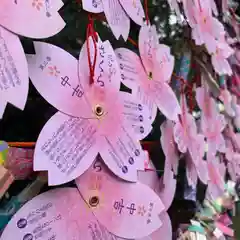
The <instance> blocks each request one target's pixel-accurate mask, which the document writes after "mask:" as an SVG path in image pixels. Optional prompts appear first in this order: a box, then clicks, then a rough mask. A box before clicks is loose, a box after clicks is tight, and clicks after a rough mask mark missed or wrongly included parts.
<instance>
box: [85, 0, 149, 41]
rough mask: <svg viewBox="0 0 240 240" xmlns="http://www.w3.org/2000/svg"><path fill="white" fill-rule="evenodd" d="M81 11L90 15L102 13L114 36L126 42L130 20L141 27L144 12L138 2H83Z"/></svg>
mask: <svg viewBox="0 0 240 240" xmlns="http://www.w3.org/2000/svg"><path fill="white" fill-rule="evenodd" d="M82 4H83V9H84V10H86V11H89V12H92V13H101V12H104V14H105V16H106V19H107V22H108V24H109V26H110V28H111V29H112V32H113V34H114V36H115V37H116V38H117V39H119V37H120V36H122V37H123V38H124V40H125V41H126V40H127V38H128V34H129V31H130V19H132V20H133V21H134V22H135V23H136V24H138V25H140V26H141V25H143V21H144V17H145V14H144V10H143V7H142V3H141V1H140V0H83V1H82Z"/></svg>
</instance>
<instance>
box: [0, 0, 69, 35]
mask: <svg viewBox="0 0 240 240" xmlns="http://www.w3.org/2000/svg"><path fill="white" fill-rule="evenodd" d="M59 1H60V0H57V1H54V3H53V4H51V9H52V10H55V11H58V10H59V6H62V3H60V2H61V1H60V2H59ZM55 2H56V3H55ZM35 5H36V4H35ZM39 7H40V6H38V8H39ZM52 7H53V8H52ZM39 9H40V8H39ZM0 16H3V17H1V20H0V21H1V25H2V26H3V27H5V28H7V29H9V30H10V31H12V32H14V33H17V34H19V35H22V36H26V37H31V38H35V39H38V38H48V37H51V36H53V35H55V34H57V33H59V32H60V31H61V30H62V29H63V28H64V26H65V22H64V21H63V19H62V18H61V16H60V15H59V14H58V13H57V12H55V14H53V15H52V16H51V17H49V18H48V17H46V14H43V12H42V11H36V9H35V8H33V5H32V2H31V1H26V2H23V3H21V4H15V3H14V1H8V0H2V1H1V9H0ZM13 16H14V18H13ZM33 19H34V21H33ZM46 26H48V27H46Z"/></svg>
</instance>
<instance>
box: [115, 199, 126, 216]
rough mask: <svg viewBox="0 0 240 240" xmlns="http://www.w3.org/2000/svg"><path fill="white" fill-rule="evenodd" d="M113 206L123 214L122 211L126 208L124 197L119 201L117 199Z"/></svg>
mask: <svg viewBox="0 0 240 240" xmlns="http://www.w3.org/2000/svg"><path fill="white" fill-rule="evenodd" d="M113 207H114V208H115V209H116V210H118V212H119V214H121V213H122V209H123V208H124V205H123V199H121V201H120V202H117V201H116V202H115V203H114V205H113Z"/></svg>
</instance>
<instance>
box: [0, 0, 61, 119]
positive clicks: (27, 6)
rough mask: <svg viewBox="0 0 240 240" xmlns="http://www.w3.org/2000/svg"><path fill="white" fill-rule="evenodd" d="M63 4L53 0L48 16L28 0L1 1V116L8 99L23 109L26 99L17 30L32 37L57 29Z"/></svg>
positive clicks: (24, 63)
mask: <svg viewBox="0 0 240 240" xmlns="http://www.w3.org/2000/svg"><path fill="white" fill-rule="evenodd" d="M62 5H63V3H62V1H60V0H57V1H54V3H53V4H52V11H53V13H54V14H53V15H52V16H51V17H47V16H46V12H45V11H46V10H41V11H40V10H39V11H38V10H37V11H36V9H34V8H33V6H32V4H31V1H20V2H14V1H8V0H2V1H1V3H0V53H1V57H0V75H1V80H0V96H1V97H0V119H1V118H2V117H3V114H4V110H5V108H6V106H7V103H8V102H9V103H11V104H13V105H14V106H16V107H17V108H19V109H21V110H23V109H24V107H25V104H26V100H27V94H28V84H29V80H28V68H27V61H26V57H25V54H24V50H23V48H22V45H21V42H20V40H19V37H18V36H17V35H16V34H19V35H22V36H26V37H32V38H46V37H50V36H53V35H54V34H56V33H58V32H59V31H60V30H62V29H63V27H64V26H65V23H64V21H63V19H62V18H61V17H60V15H59V14H58V12H57V11H58V10H59V9H60V8H61V7H62ZM32 19H34V21H32ZM46 25H47V26H48V27H47V28H46Z"/></svg>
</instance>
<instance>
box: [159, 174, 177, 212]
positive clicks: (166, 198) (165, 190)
mask: <svg viewBox="0 0 240 240" xmlns="http://www.w3.org/2000/svg"><path fill="white" fill-rule="evenodd" d="M176 187H177V181H176V179H174V175H173V172H172V173H171V174H170V177H169V179H168V181H167V184H166V185H164V184H163V179H161V180H160V185H159V188H158V189H157V190H156V192H157V194H158V196H159V197H160V199H161V200H162V202H163V205H164V207H165V209H164V210H165V211H167V210H168V209H169V207H170V206H171V204H172V202H173V200H174V196H175V191H176Z"/></svg>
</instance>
